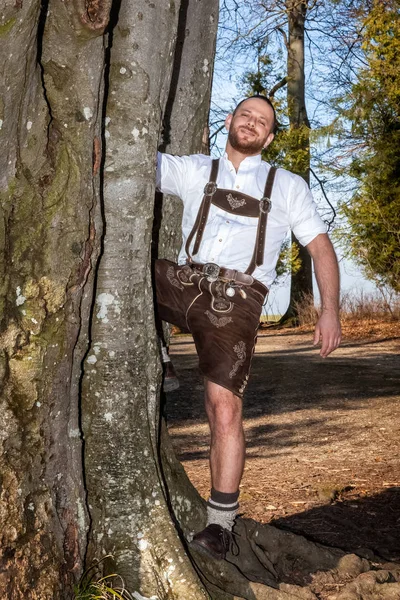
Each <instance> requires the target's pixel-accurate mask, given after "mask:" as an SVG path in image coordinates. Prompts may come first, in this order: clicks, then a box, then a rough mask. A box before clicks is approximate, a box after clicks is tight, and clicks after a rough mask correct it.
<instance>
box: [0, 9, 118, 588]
mask: <svg viewBox="0 0 400 600" xmlns="http://www.w3.org/2000/svg"><path fill="white" fill-rule="evenodd" d="M90 10H91V7H90V5H89V6H88V7H86V5H85V3H84V2H78V1H77V2H76V3H75V4H74V5H72V4H70V3H60V2H55V1H54V2H53V1H51V2H50V3H49V5H48V6H47V3H45V4H44V5H42V6H41V4H40V2H39V1H37V0H31V1H26V2H23V3H22V2H16V3H13V4H12V5H11V4H10V3H8V5H7V6H6V5H5V6H4V7H3V11H2V13H3V19H4V20H3V24H2V26H1V28H0V36H1V40H2V42H1V43H2V57H3V60H4V61H5V62H4V67H3V69H2V77H3V81H2V85H1V89H2V95H1V98H0V112H1V115H0V116H1V131H0V137H1V145H2V150H3V151H2V153H1V156H0V172H1V181H0V186H1V225H0V227H1V229H0V231H1V237H0V252H1V254H0V256H1V258H0V265H1V267H2V270H4V273H2V275H1V276H0V281H1V284H0V285H1V288H0V295H1V299H0V306H1V338H0V352H1V356H0V361H1V362H0V384H1V388H2V389H1V391H2V400H1V409H0V419H1V441H2V453H1V455H0V466H1V481H0V530H1V546H0V547H1V550H0V552H1V569H0V590H1V597H2V598H10V599H12V600H17V599H18V600H19V599H22V598H27V597H29V598H30V599H32V600H35V599H37V600H39V599H40V600H47V599H48V600H55V599H58V598H69V597H70V595H71V586H72V583H73V582H74V581H75V580H76V578H77V576H79V574H80V572H81V569H82V563H83V559H84V553H85V540H86V528H87V522H88V518H87V511H86V507H85V501H84V498H85V495H84V489H83V476H82V460H81V454H82V447H81V436H80V428H79V411H78V395H79V378H80V364H81V361H82V359H83V356H84V354H85V351H86V347H87V329H88V321H89V313H90V304H91V295H92V287H93V266H94V265H95V263H96V259H97V254H98V245H99V236H100V233H101V229H99V219H98V215H99V209H98V203H97V199H98V191H99V176H98V169H97V170H96V169H95V171H93V167H92V156H93V155H94V154H96V152H97V150H96V149H97V148H98V146H99V145H98V140H99V135H100V118H99V109H100V107H101V102H102V94H103V90H102V80H103V78H102V69H103V64H104V50H103V40H102V33H103V31H104V27H105V26H106V24H107V19H108V14H107V9H106V8H105V9H104V12H101V9H94V10H93V11H92V12H91V13H90V14H89V11H90ZM96 10H97V11H98V12H96ZM45 21H46V24H45V27H44V22H45ZM98 36H100V37H98ZM82 65H85V68H84V69H83V68H82ZM93 149H95V152H94V150H93Z"/></svg>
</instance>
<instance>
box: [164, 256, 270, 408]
mask: <svg viewBox="0 0 400 600" xmlns="http://www.w3.org/2000/svg"><path fill="white" fill-rule="evenodd" d="M155 286H156V299H157V307H158V315H159V317H160V318H161V319H162V320H163V321H167V322H168V323H172V324H173V325H176V326H178V327H179V328H181V329H187V330H189V331H190V333H191V334H192V336H193V340H194V343H195V345H196V350H197V354H198V357H199V367H200V370H201V372H202V373H203V375H204V377H206V378H207V379H209V380H210V381H213V382H214V383H217V384H218V385H221V386H222V387H224V388H226V389H228V390H230V391H231V392H233V393H234V394H235V395H236V396H239V397H242V396H243V393H244V390H245V388H246V385H247V382H248V379H249V372H250V365H251V359H252V357H253V353H254V348H255V344H256V340H257V331H258V327H259V322H260V315H261V309H262V306H263V303H264V299H265V296H266V294H267V293H268V290H267V288H265V287H264V286H263V285H262V284H261V283H260V282H256V285H254V284H248V285H244V284H242V283H236V282H232V281H228V280H224V279H223V278H217V279H216V280H214V281H209V279H208V278H207V276H206V275H205V274H204V273H202V272H201V271H199V270H198V269H196V268H194V267H192V266H190V265H177V264H176V263H173V262H171V261H168V260H165V259H159V260H156V261H155ZM232 290H234V292H233V293H232ZM264 290H265V293H263V292H264Z"/></svg>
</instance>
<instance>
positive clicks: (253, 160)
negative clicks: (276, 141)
mask: <svg viewBox="0 0 400 600" xmlns="http://www.w3.org/2000/svg"><path fill="white" fill-rule="evenodd" d="M224 159H225V160H226V161H227V162H228V163H229V164H230V165H231V164H232V163H231V161H230V160H229V158H228V155H227V153H226V152H224ZM260 164H261V154H256V155H255V156H246V158H245V159H244V160H242V162H241V163H240V166H239V171H242V170H247V169H252V168H254V167H257V166H258V165H260Z"/></svg>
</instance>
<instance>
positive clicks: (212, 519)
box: [207, 488, 239, 531]
mask: <svg viewBox="0 0 400 600" xmlns="http://www.w3.org/2000/svg"><path fill="white" fill-rule="evenodd" d="M238 498H239V490H238V491H237V492H233V493H231V494H227V493H225V492H219V491H218V490H215V489H214V488H211V496H210V498H209V499H208V502H207V525H211V524H216V525H221V527H223V528H224V529H227V530H228V531H232V528H233V525H234V522H235V517H236V515H237V512H238V509H239V503H238Z"/></svg>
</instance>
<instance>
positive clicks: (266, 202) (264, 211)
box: [245, 167, 276, 275]
mask: <svg viewBox="0 0 400 600" xmlns="http://www.w3.org/2000/svg"><path fill="white" fill-rule="evenodd" d="M275 173H276V168H275V167H271V168H270V170H269V173H268V177H267V181H266V183H265V189H264V196H263V198H262V199H261V200H260V216H259V218H258V227H257V237H256V243H255V245H254V252H253V256H252V259H251V262H250V264H249V266H248V267H247V269H246V271H245V273H246V274H248V275H251V274H252V273H253V271H254V269H255V268H256V267H259V266H261V265H262V264H263V262H264V247H265V234H266V230H267V218H268V213H269V211H270V210H271V193H272V188H273V185H274V179H275Z"/></svg>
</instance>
